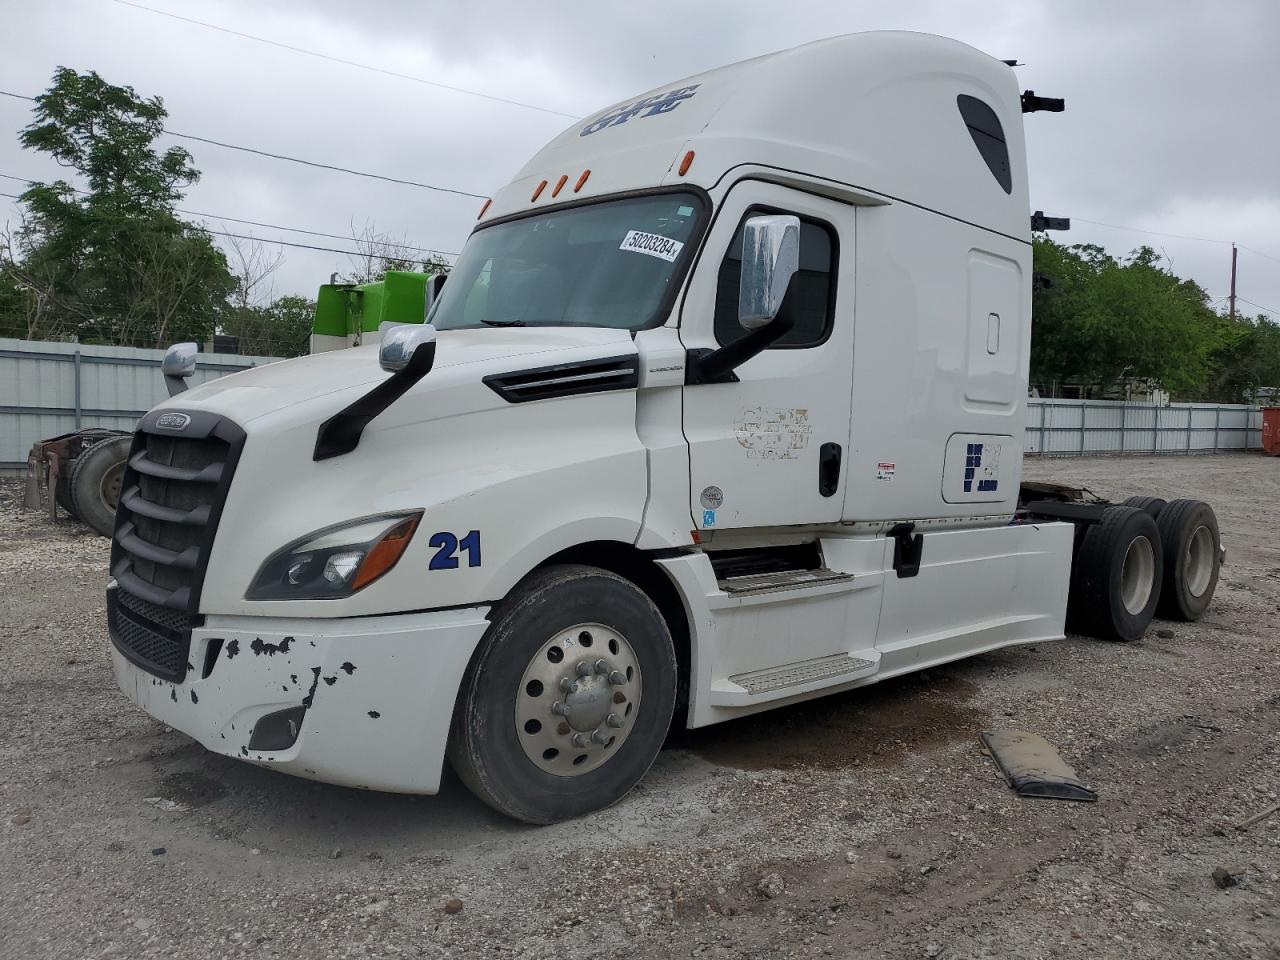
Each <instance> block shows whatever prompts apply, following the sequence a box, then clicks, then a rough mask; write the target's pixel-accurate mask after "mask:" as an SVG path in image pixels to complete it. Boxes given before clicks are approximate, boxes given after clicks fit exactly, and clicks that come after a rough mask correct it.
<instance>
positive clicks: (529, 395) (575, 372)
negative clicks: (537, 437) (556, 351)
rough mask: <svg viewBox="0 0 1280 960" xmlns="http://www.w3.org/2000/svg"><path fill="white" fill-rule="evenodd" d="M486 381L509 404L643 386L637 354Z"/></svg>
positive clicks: (544, 368) (531, 371)
mask: <svg viewBox="0 0 1280 960" xmlns="http://www.w3.org/2000/svg"><path fill="white" fill-rule="evenodd" d="M484 382H485V383H486V384H488V385H489V387H490V388H491V389H492V390H493V391H494V393H496V394H497V395H498V396H500V397H502V399H503V400H506V401H507V402H508V403H524V402H526V401H528V400H549V399H551V398H552V397H572V396H576V395H577V394H580V393H602V392H604V391H606V390H634V389H635V388H636V387H638V386H639V385H640V364H639V361H638V359H637V358H636V357H635V356H628V357H609V358H607V359H604V360H583V361H581V362H578V363H557V364H555V365H553V366H550V367H535V368H534V369H532V370H518V371H516V372H515V373H496V374H493V375H492V376H488V377H485V378H484Z"/></svg>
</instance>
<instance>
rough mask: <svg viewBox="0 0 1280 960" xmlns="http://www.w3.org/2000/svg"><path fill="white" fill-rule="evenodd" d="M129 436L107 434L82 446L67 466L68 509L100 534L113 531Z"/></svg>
mask: <svg viewBox="0 0 1280 960" xmlns="http://www.w3.org/2000/svg"><path fill="white" fill-rule="evenodd" d="M130 443H132V438H130V437H127V436H124V437H111V438H109V439H107V440H100V441H98V442H97V443H95V444H94V445H93V446H91V447H87V448H86V449H85V450H83V451H82V452H81V454H80V456H78V457H76V459H75V462H74V463H73V464H72V466H71V476H70V478H69V479H68V483H67V486H68V488H69V489H70V491H71V506H72V508H73V510H72V512H73V513H74V514H75V515H76V516H77V517H79V518H80V519H81V520H83V521H84V522H85V523H87V524H88V525H89V526H91V527H93V529H94V530H96V531H97V532H98V533H100V534H102V536H104V537H109V536H111V535H112V533H113V532H114V531H115V525H116V505H117V504H118V503H119V502H120V483H121V481H122V480H123V479H124V466H125V460H127V459H128V457H129V444H130Z"/></svg>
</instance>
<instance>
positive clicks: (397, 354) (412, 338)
mask: <svg viewBox="0 0 1280 960" xmlns="http://www.w3.org/2000/svg"><path fill="white" fill-rule="evenodd" d="M379 332H380V333H381V334H382V344H381V346H379V347H378V365H379V366H381V367H382V369H383V370H386V371H388V372H390V373H399V372H400V371H401V370H403V369H404V368H405V367H407V366H408V365H409V361H410V360H411V359H413V355H414V354H415V353H416V352H417V351H418V350H430V351H431V353H433V354H434V353H435V349H436V328H435V327H433V326H432V325H431V324H429V323H423V324H417V323H401V324H394V325H392V324H383V326H382V328H381V329H380V331H379Z"/></svg>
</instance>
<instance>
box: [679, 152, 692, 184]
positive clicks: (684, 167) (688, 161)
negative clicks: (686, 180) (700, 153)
mask: <svg viewBox="0 0 1280 960" xmlns="http://www.w3.org/2000/svg"><path fill="white" fill-rule="evenodd" d="M692 164H693V151H692V150H690V151H689V152H688V153H686V154H685V155H684V159H683V160H681V161H680V176H682V177H683V176H684V175H685V174H686V173H688V172H689V167H690V166H691V165H692Z"/></svg>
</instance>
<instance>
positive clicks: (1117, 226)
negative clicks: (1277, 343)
mask: <svg viewBox="0 0 1280 960" xmlns="http://www.w3.org/2000/svg"><path fill="white" fill-rule="evenodd" d="M1071 219H1072V220H1077V221H1079V222H1080V223H1091V224H1093V225H1094V226H1096V227H1110V228H1111V229H1112V230H1127V231H1129V232H1130V233H1143V234H1146V235H1147V236H1151V237H1169V238H1171V239H1173V240H1195V241H1198V242H1200V243H1220V244H1223V245H1224V246H1229V245H1230V244H1231V243H1232V242H1233V241H1231V240H1219V239H1217V238H1215V237H1193V236H1189V235H1187V234H1182V233H1161V232H1160V231H1159V230H1143V229H1142V228H1141V227H1125V226H1121V225H1120V224H1118V223H1103V222H1102V221H1101V220H1086V219H1085V218H1084V217H1072V218H1071ZM1236 246H1237V247H1239V248H1240V249H1241V250H1248V251H1249V252H1250V253H1254V254H1257V255H1258V256H1260V257H1263V258H1265V259H1267V260H1274V261H1276V263H1280V257H1273V256H1272V255H1271V254H1269V253H1263V252H1262V251H1261V250H1255V249H1254V248H1253V247H1248V246H1245V245H1244V244H1243V243H1237V244H1236Z"/></svg>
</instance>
